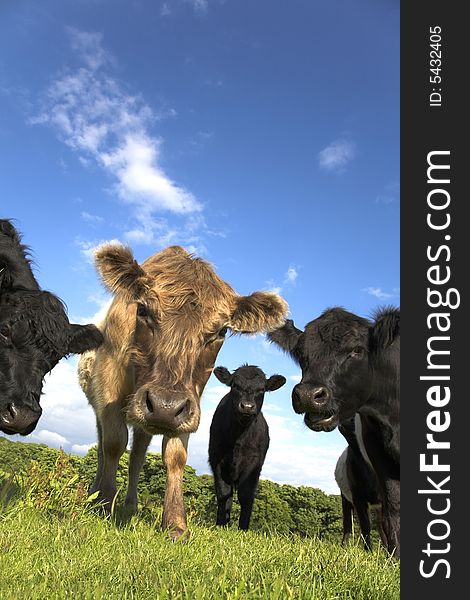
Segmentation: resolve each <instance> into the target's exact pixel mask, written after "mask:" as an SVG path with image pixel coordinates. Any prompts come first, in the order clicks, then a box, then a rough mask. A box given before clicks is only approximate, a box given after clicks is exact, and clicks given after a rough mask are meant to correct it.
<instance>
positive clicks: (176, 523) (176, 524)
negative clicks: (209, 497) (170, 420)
mask: <svg viewBox="0 0 470 600" xmlns="http://www.w3.org/2000/svg"><path fill="white" fill-rule="evenodd" d="M188 439H189V433H185V434H182V435H180V436H179V437H174V438H168V437H166V436H165V437H164V438H163V449H162V455H163V463H164V465H165V467H166V489H165V500H164V505H163V518H162V527H163V529H168V530H170V535H171V537H172V538H173V540H177V539H178V538H180V537H181V536H182V535H183V534H184V533H185V532H186V531H187V524H186V510H185V508H184V499H183V472H184V467H185V465H186V458H187V448H188Z"/></svg>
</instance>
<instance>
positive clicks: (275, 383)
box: [266, 375, 287, 392]
mask: <svg viewBox="0 0 470 600" xmlns="http://www.w3.org/2000/svg"><path fill="white" fill-rule="evenodd" d="M286 381H287V379H286V378H285V377H283V376H282V375H271V377H270V378H269V379H268V380H267V381H266V391H267V392H274V390H278V389H279V388H281V387H282V386H283V385H284V384H285V383H286Z"/></svg>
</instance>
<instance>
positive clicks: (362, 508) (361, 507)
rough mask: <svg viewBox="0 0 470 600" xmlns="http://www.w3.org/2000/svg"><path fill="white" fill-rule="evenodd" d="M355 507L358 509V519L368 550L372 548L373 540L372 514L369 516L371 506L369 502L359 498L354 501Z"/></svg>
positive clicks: (365, 546)
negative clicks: (371, 528) (371, 537)
mask: <svg viewBox="0 0 470 600" xmlns="http://www.w3.org/2000/svg"><path fill="white" fill-rule="evenodd" d="M354 508H355V509H356V516H357V520H358V521H359V527H360V529H361V534H362V537H363V539H364V548H365V549H366V550H372V545H371V540H370V516H369V506H368V504H367V502H364V501H363V500H357V499H356V501H355V503H354Z"/></svg>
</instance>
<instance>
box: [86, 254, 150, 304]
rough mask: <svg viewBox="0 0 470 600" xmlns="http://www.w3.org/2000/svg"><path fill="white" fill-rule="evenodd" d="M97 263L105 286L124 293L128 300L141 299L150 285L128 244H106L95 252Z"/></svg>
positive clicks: (112, 290) (111, 290) (116, 292)
mask: <svg viewBox="0 0 470 600" xmlns="http://www.w3.org/2000/svg"><path fill="white" fill-rule="evenodd" d="M95 264H96V268H97V270H98V273H99V274H100V276H101V279H102V281H103V283H104V285H105V287H106V288H107V289H108V290H109V291H110V292H112V293H113V294H123V295H124V296H126V297H127V301H128V302H136V301H137V300H139V299H141V298H142V297H143V296H145V294H146V292H147V291H148V289H149V287H150V285H149V282H148V279H147V275H146V273H145V271H144V270H143V269H142V267H141V266H140V265H139V263H138V262H137V261H136V260H135V259H134V255H133V254H132V250H131V249H130V248H129V247H127V246H123V245H121V244H104V245H103V246H101V247H100V248H98V249H97V250H96V252H95Z"/></svg>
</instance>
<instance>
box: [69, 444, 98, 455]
mask: <svg viewBox="0 0 470 600" xmlns="http://www.w3.org/2000/svg"><path fill="white" fill-rule="evenodd" d="M93 446H96V444H73V446H72V448H71V449H70V451H71V453H72V454H80V455H81V456H85V454H86V453H87V452H88V450H90V448H93Z"/></svg>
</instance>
